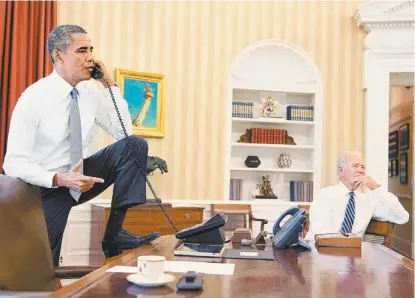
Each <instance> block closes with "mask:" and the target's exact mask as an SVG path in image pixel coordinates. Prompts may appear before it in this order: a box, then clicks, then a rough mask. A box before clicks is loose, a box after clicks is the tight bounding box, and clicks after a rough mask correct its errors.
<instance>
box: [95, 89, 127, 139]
mask: <svg viewBox="0 0 415 298" xmlns="http://www.w3.org/2000/svg"><path fill="white" fill-rule="evenodd" d="M110 88H111V92H112V94H113V96H114V99H115V102H116V104H117V108H118V111H119V113H120V116H121V119H122V121H123V123H124V127H125V130H126V132H127V135H131V134H132V121H131V116H130V112H129V110H128V104H127V102H126V100H125V99H124V98H123V96H122V94H121V90H120V88H119V87H117V86H112V87H110ZM101 92H105V93H104V94H102V93H101ZM95 96H97V97H98V98H99V101H100V106H99V108H98V111H97V115H96V118H95V119H96V120H95V121H96V123H97V124H98V125H99V126H101V127H102V128H103V129H104V130H106V131H107V132H108V133H109V134H111V135H112V136H113V137H114V138H116V139H118V140H120V139H122V138H124V137H125V134H124V130H123V127H122V126H121V123H120V120H119V118H118V114H117V111H116V109H115V107H114V103H113V101H112V98H111V93H110V90H109V89H108V88H105V90H103V91H95Z"/></svg>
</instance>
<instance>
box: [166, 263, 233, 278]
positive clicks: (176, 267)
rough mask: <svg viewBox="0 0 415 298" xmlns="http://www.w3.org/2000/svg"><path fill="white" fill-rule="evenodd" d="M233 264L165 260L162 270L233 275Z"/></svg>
mask: <svg viewBox="0 0 415 298" xmlns="http://www.w3.org/2000/svg"><path fill="white" fill-rule="evenodd" d="M234 270H235V264H221V263H206V262H181V261H166V262H165V263H164V271H168V272H182V273H186V272H187V271H196V272H197V273H205V274H219V275H233V271H234Z"/></svg>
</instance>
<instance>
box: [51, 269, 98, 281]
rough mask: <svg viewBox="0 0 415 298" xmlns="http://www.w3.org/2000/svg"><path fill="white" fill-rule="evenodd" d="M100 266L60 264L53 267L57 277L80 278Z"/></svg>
mask: <svg viewBox="0 0 415 298" xmlns="http://www.w3.org/2000/svg"><path fill="white" fill-rule="evenodd" d="M99 268H100V267H94V266H62V267H55V277H56V278H59V279H73V278H81V277H83V276H85V275H87V274H89V273H91V272H94V271H95V270H97V269H99Z"/></svg>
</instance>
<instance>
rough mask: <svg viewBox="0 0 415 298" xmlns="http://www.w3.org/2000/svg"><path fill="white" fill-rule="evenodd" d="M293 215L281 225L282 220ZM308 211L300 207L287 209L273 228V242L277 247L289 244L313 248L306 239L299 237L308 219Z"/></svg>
mask: <svg viewBox="0 0 415 298" xmlns="http://www.w3.org/2000/svg"><path fill="white" fill-rule="evenodd" d="M290 215H291V217H290V218H289V219H288V220H287V222H286V223H284V224H283V225H282V226H281V222H282V221H283V220H284V219H285V218H286V217H287V216H290ZM306 219H307V217H306V211H305V210H304V209H300V208H296V207H293V208H290V209H288V210H286V211H285V212H284V213H283V214H281V216H280V217H279V218H278V219H277V221H276V222H275V224H274V228H273V233H274V236H273V239H272V241H273V243H274V245H275V247H277V248H287V247H289V246H295V245H300V246H303V247H305V248H308V249H311V247H310V246H309V245H308V244H307V243H306V242H304V241H302V240H299V239H298V234H299V233H300V232H301V230H302V229H303V225H304V223H305V221H306Z"/></svg>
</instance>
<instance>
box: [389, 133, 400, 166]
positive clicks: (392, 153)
mask: <svg viewBox="0 0 415 298" xmlns="http://www.w3.org/2000/svg"><path fill="white" fill-rule="evenodd" d="M389 158H390V159H392V158H398V131H397V130H395V131H392V132H390V133H389Z"/></svg>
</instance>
